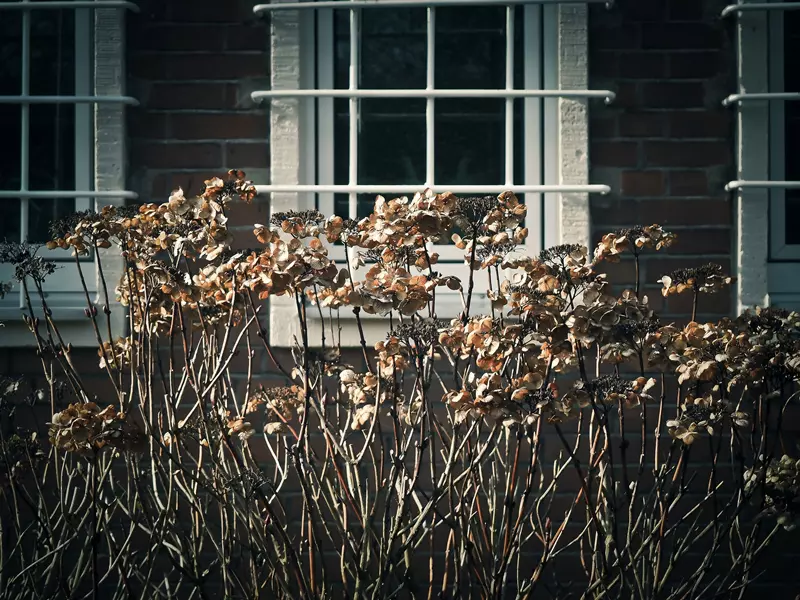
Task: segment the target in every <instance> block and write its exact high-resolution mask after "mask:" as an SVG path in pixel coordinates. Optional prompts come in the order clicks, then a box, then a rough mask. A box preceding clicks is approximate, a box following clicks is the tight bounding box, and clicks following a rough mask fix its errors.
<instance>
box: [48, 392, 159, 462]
mask: <svg viewBox="0 0 800 600" xmlns="http://www.w3.org/2000/svg"><path fill="white" fill-rule="evenodd" d="M142 441H143V440H142V436H141V433H140V432H139V430H138V428H137V427H136V426H135V425H133V424H132V423H131V422H130V421H129V420H128V419H127V417H126V415H125V413H122V412H118V411H117V410H116V409H115V408H114V407H113V406H107V407H105V408H103V409H101V408H100V407H99V406H98V405H97V404H95V403H94V402H83V403H77V404H70V405H69V406H68V407H67V408H66V409H64V410H63V411H61V412H58V413H56V414H54V415H53V420H52V422H51V423H50V443H51V444H53V446H55V447H56V448H58V449H59V450H64V451H66V452H75V453H77V454H92V453H94V452H97V451H98V450H100V449H102V448H103V447H105V446H110V447H112V448H116V449H120V450H122V449H124V450H135V449H136V448H138V447H139V446H140V445H141V443H142Z"/></svg>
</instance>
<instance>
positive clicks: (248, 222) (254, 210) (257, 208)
mask: <svg viewBox="0 0 800 600" xmlns="http://www.w3.org/2000/svg"><path fill="white" fill-rule="evenodd" d="M268 220H269V202H267V198H262V197H260V196H259V197H258V198H256V199H255V200H254V201H253V202H252V203H250V204H246V203H244V202H237V203H235V204H233V205H232V206H231V209H230V210H229V211H228V227H231V228H237V227H243V228H246V229H247V231H249V232H250V234H249V235H247V236H245V237H247V244H250V245H251V246H253V245H255V243H256V240H255V238H253V235H252V231H253V224H254V223H266V222H267V221H268ZM240 234H241V232H240ZM240 234H238V235H240Z"/></svg>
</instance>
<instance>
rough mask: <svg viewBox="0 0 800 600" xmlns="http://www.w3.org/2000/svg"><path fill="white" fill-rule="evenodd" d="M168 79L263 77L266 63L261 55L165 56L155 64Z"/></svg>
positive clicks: (266, 67) (266, 71)
mask: <svg viewBox="0 0 800 600" xmlns="http://www.w3.org/2000/svg"><path fill="white" fill-rule="evenodd" d="M156 62H158V63H160V64H161V68H162V70H163V71H164V72H165V73H166V77H167V78H169V79H208V80H221V79H229V80H230V79H240V78H242V77H264V76H265V75H266V74H267V73H268V69H269V61H268V59H267V58H266V56H265V55H264V54H210V55H203V54H169V55H161V57H160V59H159V60H158V61H156Z"/></svg>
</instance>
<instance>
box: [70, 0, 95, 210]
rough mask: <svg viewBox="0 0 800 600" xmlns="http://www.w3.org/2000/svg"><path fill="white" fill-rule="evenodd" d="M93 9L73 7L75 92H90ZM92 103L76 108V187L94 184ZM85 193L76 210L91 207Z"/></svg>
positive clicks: (88, 186) (84, 188)
mask: <svg viewBox="0 0 800 600" xmlns="http://www.w3.org/2000/svg"><path fill="white" fill-rule="evenodd" d="M92 29H93V28H92V11H90V10H89V9H86V8H79V9H76V10H75V75H74V76H75V94H76V95H80V96H82V95H89V94H92V92H93V89H92V53H93V52H92V51H93V49H94V43H93V40H92ZM93 109H94V105H93V104H88V103H81V104H76V105H75V106H74V107H73V110H74V111H75V142H74V143H75V165H74V169H75V187H76V188H78V189H81V190H87V189H90V188H91V187H93V185H94V183H93V179H94V178H93V177H92V175H93V171H92V160H91V157H92V155H93V154H94V152H93V148H94V132H93V127H92V121H93V119H92V112H93ZM92 205H93V202H92V199H91V198H89V197H87V196H82V197H77V198H75V210H87V209H90V208H94V206H92Z"/></svg>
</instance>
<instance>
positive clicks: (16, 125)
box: [0, 80, 22, 202]
mask: <svg viewBox="0 0 800 600" xmlns="http://www.w3.org/2000/svg"><path fill="white" fill-rule="evenodd" d="M0 85H2V80H0ZM21 112H22V111H21V110H20V107H19V106H15V105H13V104H0V137H1V138H2V140H3V144H2V145H0V190H18V189H19V186H20V168H21V163H20V155H19V147H20V137H21V131H22V130H21V128H20V120H21V118H22V117H21V116H20V115H21ZM0 202H16V200H0Z"/></svg>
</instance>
